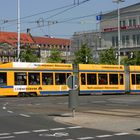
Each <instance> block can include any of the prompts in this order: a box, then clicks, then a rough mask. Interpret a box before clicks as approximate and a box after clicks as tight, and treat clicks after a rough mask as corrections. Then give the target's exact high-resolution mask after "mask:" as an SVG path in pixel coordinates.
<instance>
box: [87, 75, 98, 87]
mask: <svg viewBox="0 0 140 140" xmlns="http://www.w3.org/2000/svg"><path fill="white" fill-rule="evenodd" d="M87 84H88V85H96V84H97V78H96V74H89V73H88V74H87Z"/></svg>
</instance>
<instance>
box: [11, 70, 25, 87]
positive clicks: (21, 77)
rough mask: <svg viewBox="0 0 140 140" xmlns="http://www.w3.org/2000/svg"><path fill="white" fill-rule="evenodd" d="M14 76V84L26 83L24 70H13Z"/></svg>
mask: <svg viewBox="0 0 140 140" xmlns="http://www.w3.org/2000/svg"><path fill="white" fill-rule="evenodd" d="M14 78H15V85H26V84H27V78H26V73H25V72H15V74H14Z"/></svg>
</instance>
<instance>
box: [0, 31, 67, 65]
mask: <svg viewBox="0 0 140 140" xmlns="http://www.w3.org/2000/svg"><path fill="white" fill-rule="evenodd" d="M17 37H18V35H17V33H16V32H0V63H4V62H16V61H18V58H17V49H18V48H17V40H18V39H17ZM27 46H28V47H30V48H31V49H33V50H34V51H35V53H36V54H37V55H38V56H39V57H40V62H47V58H48V57H49V56H50V52H51V49H52V48H56V49H58V50H59V51H61V54H62V55H61V56H62V59H63V62H69V56H70V40H69V39H61V38H50V37H34V36H32V35H31V34H30V33H21V34H20V51H22V50H24V49H25V47H27Z"/></svg>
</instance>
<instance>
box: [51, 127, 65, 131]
mask: <svg viewBox="0 0 140 140" xmlns="http://www.w3.org/2000/svg"><path fill="white" fill-rule="evenodd" d="M65 129H66V128H52V129H50V130H53V131H56V130H65Z"/></svg>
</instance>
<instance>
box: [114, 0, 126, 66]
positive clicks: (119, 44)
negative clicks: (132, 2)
mask: <svg viewBox="0 0 140 140" xmlns="http://www.w3.org/2000/svg"><path fill="white" fill-rule="evenodd" d="M113 2H114V3H117V5H118V65H120V60H121V59H120V48H121V35H120V2H125V0H113Z"/></svg>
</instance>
